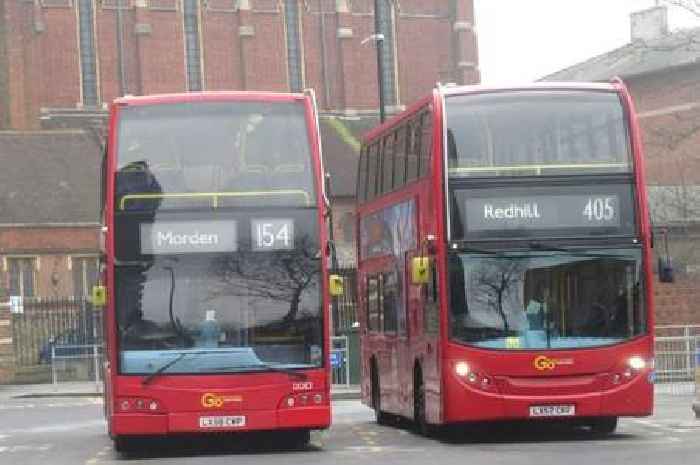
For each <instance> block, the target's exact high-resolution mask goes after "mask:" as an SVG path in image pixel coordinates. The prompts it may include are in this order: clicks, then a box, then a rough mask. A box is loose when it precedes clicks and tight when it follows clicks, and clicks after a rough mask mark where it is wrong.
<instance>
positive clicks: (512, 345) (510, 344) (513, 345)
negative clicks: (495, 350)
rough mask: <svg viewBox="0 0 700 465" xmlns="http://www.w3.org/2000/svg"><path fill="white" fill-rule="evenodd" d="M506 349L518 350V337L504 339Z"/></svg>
mask: <svg viewBox="0 0 700 465" xmlns="http://www.w3.org/2000/svg"><path fill="white" fill-rule="evenodd" d="M506 349H520V338H519V337H507V338H506Z"/></svg>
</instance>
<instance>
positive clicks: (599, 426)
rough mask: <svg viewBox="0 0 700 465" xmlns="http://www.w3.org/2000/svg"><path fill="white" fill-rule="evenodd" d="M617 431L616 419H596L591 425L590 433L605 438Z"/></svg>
mask: <svg viewBox="0 0 700 465" xmlns="http://www.w3.org/2000/svg"><path fill="white" fill-rule="evenodd" d="M616 429H617V417H603V418H597V419H596V420H594V421H593V422H592V423H591V432H592V433H593V434H596V435H601V436H605V435H608V434H612V433H614V432H615V430H616Z"/></svg>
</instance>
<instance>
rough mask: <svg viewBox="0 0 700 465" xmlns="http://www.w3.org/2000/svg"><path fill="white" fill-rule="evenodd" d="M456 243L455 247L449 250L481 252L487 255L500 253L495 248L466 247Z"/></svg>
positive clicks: (500, 253)
mask: <svg viewBox="0 0 700 465" xmlns="http://www.w3.org/2000/svg"><path fill="white" fill-rule="evenodd" d="M455 244H457V247H458V248H456V249H451V250H456V251H458V252H471V253H483V254H487V255H502V252H500V251H497V250H489V249H482V248H479V247H466V246H460V245H459V243H455Z"/></svg>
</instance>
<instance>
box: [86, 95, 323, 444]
mask: <svg viewBox="0 0 700 465" xmlns="http://www.w3.org/2000/svg"><path fill="white" fill-rule="evenodd" d="M318 134H319V133H318V120H317V114H316V106H315V100H314V98H313V95H312V94H311V93H305V94H272V93H253V92H247V93H244V92H241V93H194V94H183V95H161V96H151V97H126V98H122V99H119V100H117V101H115V102H114V104H113V105H112V107H111V113H110V126H109V139H108V145H107V150H106V155H105V159H104V164H103V199H102V201H103V225H104V226H103V265H102V268H103V280H104V286H103V287H98V288H97V289H96V292H95V298H96V302H98V301H99V300H100V299H102V297H104V296H105V295H106V299H104V304H105V312H106V317H105V319H104V320H105V339H106V361H105V411H106V416H107V420H108V426H109V434H110V436H111V437H112V438H113V440H114V444H115V447H116V448H117V449H118V450H122V449H127V448H129V447H130V446H132V445H133V444H134V440H135V439H137V438H142V437H146V436H154V435H155V436H163V435H171V434H181V433H222V432H237V431H280V432H284V433H286V434H285V436H284V437H285V438H286V439H288V440H291V441H293V444H294V445H303V444H306V443H307V442H308V441H309V431H310V430H312V429H322V428H327V427H328V426H329V424H330V419H331V410H330V402H329V392H330V384H331V383H330V378H329V375H330V369H329V366H328V363H327V359H328V350H329V345H328V339H329V335H328V325H327V324H326V322H327V319H328V315H327V309H328V305H329V294H328V285H327V283H328V281H329V276H328V271H327V270H328V267H327V263H326V256H325V254H322V253H321V251H322V250H326V243H327V236H326V232H325V231H326V227H325V219H324V218H325V214H326V210H327V208H328V202H327V201H326V197H325V190H324V187H323V186H324V183H323V166H322V162H321V152H320V142H319V135H318Z"/></svg>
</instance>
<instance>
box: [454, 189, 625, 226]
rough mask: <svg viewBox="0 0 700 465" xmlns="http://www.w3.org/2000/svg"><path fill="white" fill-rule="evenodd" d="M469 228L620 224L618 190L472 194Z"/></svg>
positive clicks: (467, 214) (469, 202)
mask: <svg viewBox="0 0 700 465" xmlns="http://www.w3.org/2000/svg"><path fill="white" fill-rule="evenodd" d="M465 207H466V209H465V211H466V217H467V220H466V226H467V231H468V232H476V233H478V232H485V231H504V230H505V231H514V230H529V229H533V230H549V229H578V228H587V229H590V228H619V227H620V225H621V222H620V199H619V197H618V196H617V195H615V194H609V195H608V194H602V195H598V194H591V195H553V196H551V195H549V196H545V195H533V196H528V195H524V196H522V195H521V196H513V197H484V198H468V199H466V203H465Z"/></svg>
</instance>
